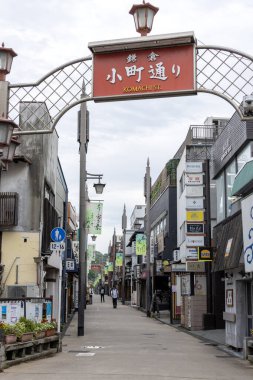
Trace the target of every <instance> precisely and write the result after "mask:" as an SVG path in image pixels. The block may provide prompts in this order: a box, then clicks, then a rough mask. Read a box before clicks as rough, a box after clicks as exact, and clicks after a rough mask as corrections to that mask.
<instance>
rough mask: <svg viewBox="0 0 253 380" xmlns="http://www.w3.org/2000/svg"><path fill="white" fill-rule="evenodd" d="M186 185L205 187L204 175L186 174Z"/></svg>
mask: <svg viewBox="0 0 253 380" xmlns="http://www.w3.org/2000/svg"><path fill="white" fill-rule="evenodd" d="M185 184H186V185H203V174H196V173H195V174H194V173H193V174H187V173H185Z"/></svg>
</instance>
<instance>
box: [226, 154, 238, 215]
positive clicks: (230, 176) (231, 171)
mask: <svg viewBox="0 0 253 380" xmlns="http://www.w3.org/2000/svg"><path fill="white" fill-rule="evenodd" d="M225 172H226V198H227V199H226V210H227V216H229V215H230V213H231V204H232V200H233V198H232V197H231V191H232V187H233V183H234V180H235V175H236V163H235V160H233V161H232V162H231V164H230V165H228V167H227V168H226V171H225Z"/></svg>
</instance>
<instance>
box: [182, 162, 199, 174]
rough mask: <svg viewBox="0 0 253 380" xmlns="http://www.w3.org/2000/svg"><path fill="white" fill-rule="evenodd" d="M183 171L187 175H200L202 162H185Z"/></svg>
mask: <svg viewBox="0 0 253 380" xmlns="http://www.w3.org/2000/svg"><path fill="white" fill-rule="evenodd" d="M185 171H186V172H187V173H202V171H203V167H202V162H186V163H185Z"/></svg>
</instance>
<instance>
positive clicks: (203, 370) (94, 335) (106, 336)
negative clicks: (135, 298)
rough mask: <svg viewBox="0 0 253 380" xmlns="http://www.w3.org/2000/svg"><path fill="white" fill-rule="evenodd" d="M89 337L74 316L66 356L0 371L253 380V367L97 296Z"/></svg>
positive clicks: (24, 377) (9, 374)
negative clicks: (81, 334) (80, 332)
mask: <svg viewBox="0 0 253 380" xmlns="http://www.w3.org/2000/svg"><path fill="white" fill-rule="evenodd" d="M93 298H94V302H93V304H92V305H88V306H87V309H86V311H85V336H84V337H77V314H75V316H74V318H73V320H72V322H71V323H70V325H69V328H68V330H67V332H66V335H65V337H64V339H63V347H62V352H61V353H59V354H56V355H55V356H52V357H49V358H45V359H40V360H36V361H31V362H27V363H23V364H20V365H17V366H13V367H10V368H8V369H6V370H5V371H4V372H3V373H0V380H1V379H5V380H14V379H15V380H17V379H18V380H31V379H32V380H42V379H43V380H52V379H54V380H81V379H82V380H95V379H98V380H99V379H103V380H109V379H110V380H114V379H120V380H127V379H131V380H143V379H148V380H149V379H150V380H151V379H156V380H159V379H168V380H172V379H175V380H191V379H192V380H238V379H240V380H244V379H245V380H252V378H253V366H252V365H250V363H249V362H247V361H244V360H241V359H239V358H236V357H233V356H230V355H229V354H227V353H226V352H223V351H221V350H219V348H217V347H214V346H212V345H210V344H208V343H207V342H205V341H202V340H200V339H199V338H196V337H194V336H191V335H189V334H186V333H184V332H183V331H179V330H178V329H176V328H174V327H171V326H168V325H166V324H163V323H161V322H159V321H157V320H154V319H150V318H147V317H146V315H145V314H144V313H142V312H140V311H138V310H136V309H134V308H131V307H129V306H122V305H121V304H119V305H118V308H117V309H113V307H112V302H111V299H110V298H109V297H107V296H106V297H105V303H101V302H100V297H99V296H94V297H93Z"/></svg>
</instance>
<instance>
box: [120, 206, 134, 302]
mask: <svg viewBox="0 0 253 380" xmlns="http://www.w3.org/2000/svg"><path fill="white" fill-rule="evenodd" d="M126 229H127V216H126V205H124V210H123V215H122V230H123V263H122V305H125V299H126V297H125V277H126ZM131 297H132V293H131Z"/></svg>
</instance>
